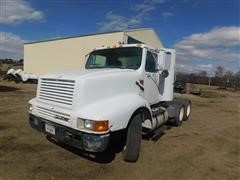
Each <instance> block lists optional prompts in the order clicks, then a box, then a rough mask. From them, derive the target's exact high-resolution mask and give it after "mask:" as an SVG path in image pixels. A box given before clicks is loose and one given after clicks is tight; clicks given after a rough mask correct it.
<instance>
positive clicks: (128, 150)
mask: <svg viewBox="0 0 240 180" xmlns="http://www.w3.org/2000/svg"><path fill="white" fill-rule="evenodd" d="M141 140H142V115H141V114H140V113H139V114H136V115H135V116H134V117H133V118H132V119H131V121H130V123H129V126H128V129H127V139H126V145H125V146H124V149H123V158H124V160H125V161H128V162H136V161H137V160H138V157H139V153H140V147H141Z"/></svg>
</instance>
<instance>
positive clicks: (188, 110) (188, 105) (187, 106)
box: [183, 99, 192, 121]
mask: <svg viewBox="0 0 240 180" xmlns="http://www.w3.org/2000/svg"><path fill="white" fill-rule="evenodd" d="M184 107H185V113H184V118H183V120H184V121H187V120H188V118H189V116H190V114H191V110H192V104H191V101H190V100H188V99H186V100H185V102H184Z"/></svg>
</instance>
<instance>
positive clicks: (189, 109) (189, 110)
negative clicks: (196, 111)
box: [187, 104, 191, 117]
mask: <svg viewBox="0 0 240 180" xmlns="http://www.w3.org/2000/svg"><path fill="white" fill-rule="evenodd" d="M190 112H191V105H190V104H188V106H187V117H188V116H189V115H190Z"/></svg>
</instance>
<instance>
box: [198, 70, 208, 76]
mask: <svg viewBox="0 0 240 180" xmlns="http://www.w3.org/2000/svg"><path fill="white" fill-rule="evenodd" d="M199 76H201V77H206V76H207V71H200V72H199Z"/></svg>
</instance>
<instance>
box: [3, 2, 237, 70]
mask: <svg viewBox="0 0 240 180" xmlns="http://www.w3.org/2000/svg"><path fill="white" fill-rule="evenodd" d="M149 27H150V28H154V30H155V31H156V33H157V34H158V36H159V38H160V39H161V41H162V42H163V44H164V47H166V48H174V49H176V52H177V55H176V64H177V70H178V71H181V72H186V73H191V72H200V71H203V70H204V71H207V72H208V74H209V75H211V74H213V73H214V70H215V68H216V67H217V66H219V65H221V66H224V68H225V70H226V71H227V70H231V71H233V72H237V71H238V70H239V69H240V1H239V0H115V1H114V0H102V1H101V0H29V1H27V0H0V58H13V59H21V58H23V43H25V42H31V41H38V40H46V39H52V38H60V37H68V36H76V35H85V34H91V33H99V32H111V31H118V30H127V29H135V28H149Z"/></svg>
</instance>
